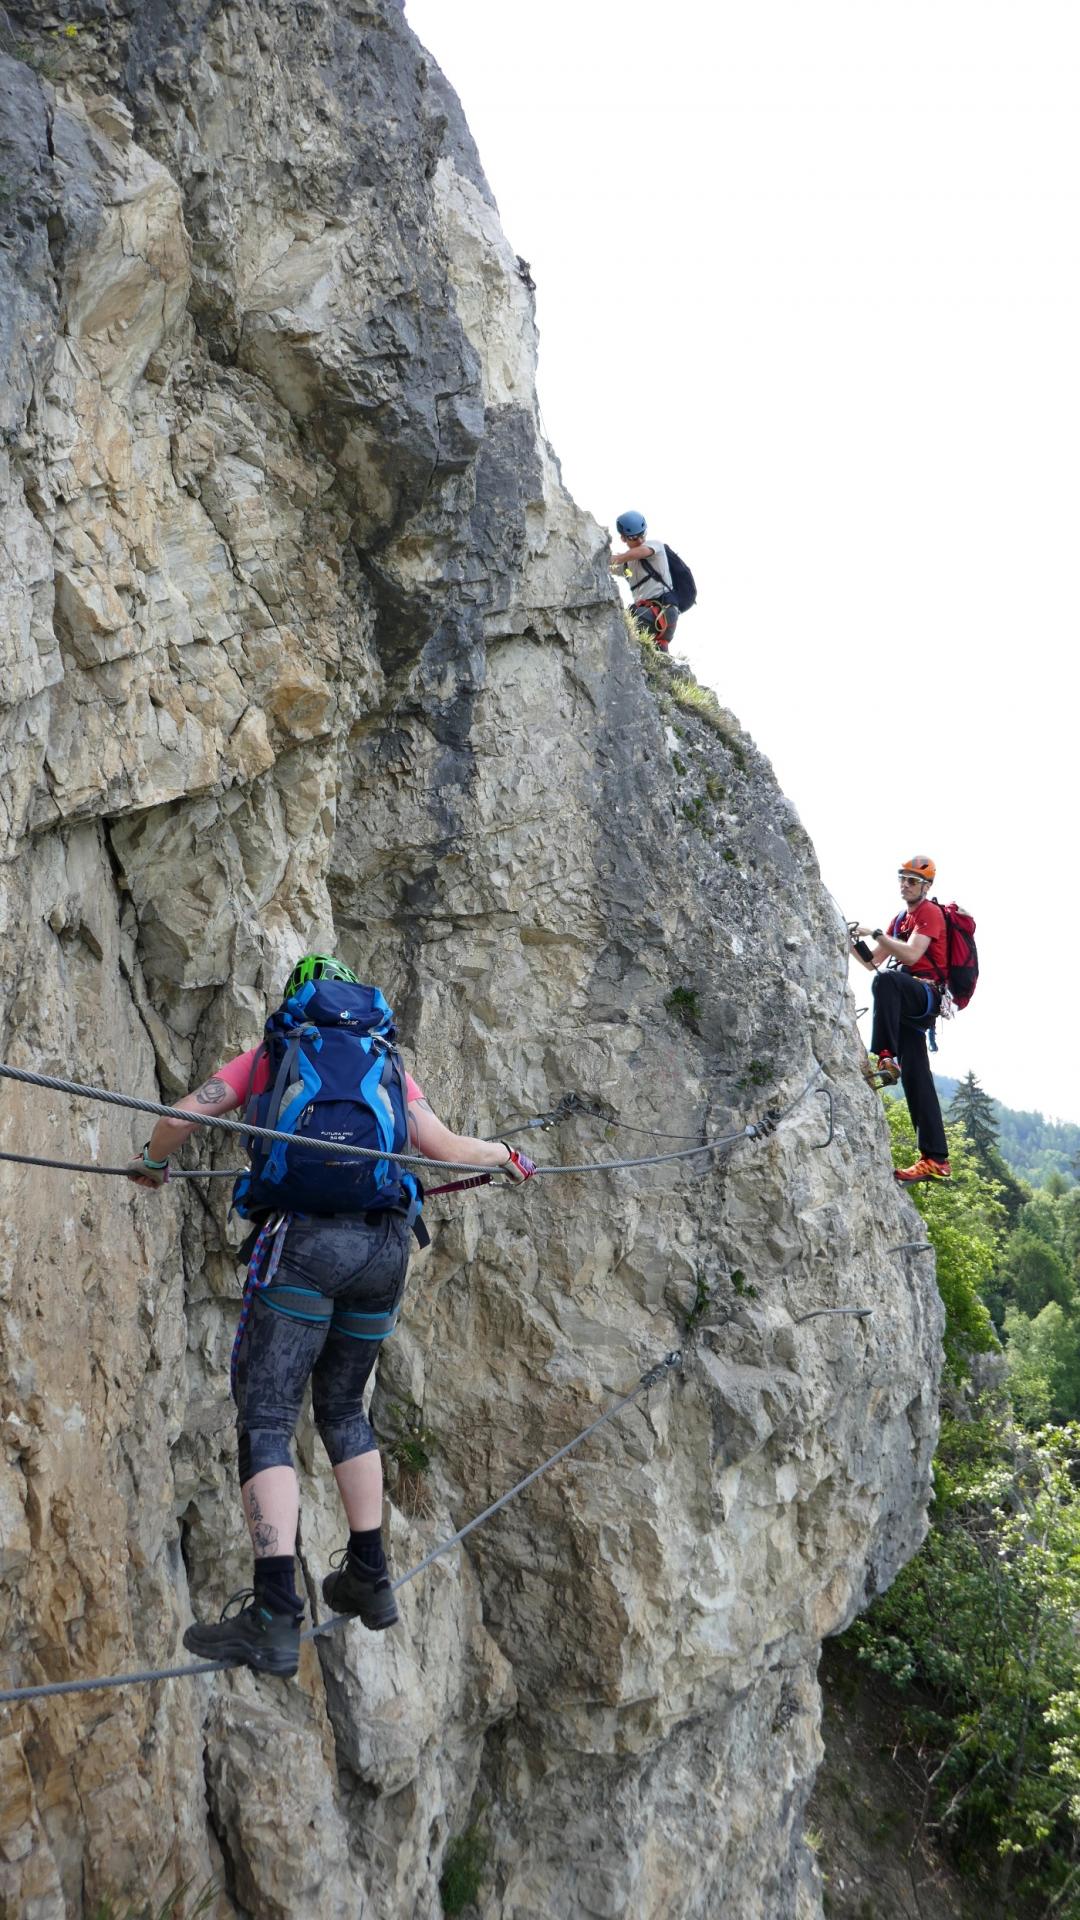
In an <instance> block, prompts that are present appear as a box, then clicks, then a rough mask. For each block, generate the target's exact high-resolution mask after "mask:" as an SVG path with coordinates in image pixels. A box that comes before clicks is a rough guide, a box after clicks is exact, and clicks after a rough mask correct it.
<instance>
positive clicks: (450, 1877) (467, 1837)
mask: <svg viewBox="0 0 1080 1920" xmlns="http://www.w3.org/2000/svg"><path fill="white" fill-rule="evenodd" d="M487 1854H488V1848H487V1841H486V1840H485V1839H484V1837H483V1835H482V1834H481V1832H480V1829H479V1827H478V1826H476V1825H473V1826H471V1827H466V1829H465V1831H464V1833H459V1834H457V1835H456V1836H455V1838H454V1839H453V1840H451V1842H450V1844H449V1846H448V1847H447V1849H446V1853H445V1855H444V1857H443V1870H442V1877H441V1879H440V1881H439V1898H440V1899H441V1901H442V1910H443V1912H444V1913H446V1914H455V1913H461V1912H462V1911H463V1909H464V1908H465V1907H468V1906H471V1904H472V1902H473V1901H474V1900H475V1899H476V1896H477V1894H478V1893H479V1891H480V1886H481V1883H482V1881H483V1877H484V1867H485V1864H486V1862H487Z"/></svg>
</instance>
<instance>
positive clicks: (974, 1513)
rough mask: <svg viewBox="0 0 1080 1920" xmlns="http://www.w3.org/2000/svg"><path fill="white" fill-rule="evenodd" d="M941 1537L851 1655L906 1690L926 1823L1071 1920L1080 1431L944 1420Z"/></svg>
mask: <svg viewBox="0 0 1080 1920" xmlns="http://www.w3.org/2000/svg"><path fill="white" fill-rule="evenodd" d="M938 1462H939V1472H938V1486H937V1498H936V1503H935V1511H934V1526H933V1529H932V1531H931V1533H930V1536H929V1538H928V1540H927V1542H926V1545H925V1546H924V1547H923V1549H922V1551H921V1553H919V1554H918V1555H917V1556H916V1558H915V1559H914V1560H912V1561H911V1562H910V1563H909V1564H908V1566H907V1567H905V1568H904V1570H903V1572H902V1573H901V1574H900V1575H899V1576H898V1578H897V1579H896V1581H895V1582H894V1583H893V1585H892V1587H891V1588H890V1589H889V1592H888V1593H887V1594H886V1595H884V1596H883V1598H882V1599H880V1600H878V1601H877V1602H876V1603H875V1605H874V1607H873V1608H872V1610H871V1612H870V1613H869V1614H868V1615H867V1616H866V1617H865V1618H864V1619H862V1620H859V1621H857V1622H856V1624H855V1626H854V1627H853V1628H852V1629H851V1631H850V1635H849V1640H850V1641H851V1642H853V1643H854V1644H855V1646H856V1648H857V1650H858V1652H859V1655H860V1658H862V1659H865V1660H867V1661H869V1662H870V1664H871V1665H872V1666H874V1667H875V1668H876V1669H877V1671H878V1672H880V1673H882V1674H884V1675H886V1676H887V1677H888V1678H889V1679H890V1680H891V1681H892V1682H893V1684H894V1685H896V1686H898V1687H900V1688H902V1689H905V1690H907V1694H908V1699H907V1704H906V1708H905V1717H906V1721H907V1725H908V1731H909V1735H910V1739H911V1743H912V1748H913V1750H914V1751H915V1752H916V1753H918V1754H919V1755H920V1757H921V1758H922V1761H923V1768H924V1782H925V1788H926V1796H927V1807H928V1814H929V1818H930V1820H931V1822H932V1823H933V1824H934V1825H935V1826H936V1827H937V1828H938V1829H939V1831H940V1832H941V1834H942V1835H943V1836H944V1837H945V1838H946V1839H948V1840H949V1841H950V1842H951V1844H952V1847H953V1848H954V1850H955V1851H956V1852H957V1853H958V1854H959V1856H960V1857H961V1859H962V1860H963V1861H965V1862H966V1863H967V1864H969V1865H971V1866H978V1865H980V1864H981V1865H983V1866H984V1867H985V1866H986V1864H987V1841H988V1840H989V1841H990V1842H991V1843H992V1848H993V1852H992V1854H991V1855H990V1864H991V1867H992V1874H993V1882H994V1891H995V1895H996V1899H997V1902H998V1905H997V1908H996V1911H997V1912H998V1913H1000V1914H1001V1915H1003V1916H1004V1915H1009V1914H1012V1913H1013V1912H1014V1911H1015V1908H1014V1906H1013V1905H1012V1904H1010V1903H1011V1902H1012V1900H1013V1898H1014V1896H1027V1895H1038V1896H1039V1897H1040V1898H1041V1899H1044V1900H1048V1901H1049V1902H1050V1905H1049V1906H1048V1907H1047V1908H1046V1911H1047V1912H1051V1911H1052V1912H1053V1914H1054V1916H1055V1920H1080V1857H1078V1852H1077V1831H1076V1818H1077V1813H1078V1811H1080V1680H1078V1671H1077V1657H1076V1622H1077V1619H1078V1618H1080V1492H1078V1488H1077V1477H1078V1475H1080V1427H1075V1426H1073V1427H1069V1428H1065V1429H1046V1430H1044V1431H1042V1432H1040V1433H1038V1434H1032V1435H1026V1434H1023V1433H1021V1432H1020V1431H1018V1430H1017V1429H1015V1428H1013V1427H1010V1426H1009V1425H1007V1424H1006V1423H1003V1422H1002V1421H1001V1420H1000V1418H999V1417H998V1418H995V1417H994V1416H993V1415H990V1416H986V1415H984V1416H983V1417H981V1418H979V1419H977V1420H975V1421H968V1422H965V1423H959V1422H956V1421H946V1422H945V1423H944V1424H943V1428H942V1437H941V1446H940V1450H939V1455H938Z"/></svg>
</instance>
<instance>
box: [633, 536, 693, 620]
mask: <svg viewBox="0 0 1080 1920" xmlns="http://www.w3.org/2000/svg"><path fill="white" fill-rule="evenodd" d="M664 552H665V553H666V554H667V558H668V572H669V573H670V575H671V591H672V593H673V594H674V595H675V605H676V606H677V607H678V609H679V612H680V613H687V612H689V610H690V608H691V607H692V606H693V604H694V601H695V600H696V599H697V586H696V584H695V581H694V576H693V574H692V573H691V571H690V569H689V567H688V566H687V564H686V561H685V560H680V559H679V556H678V554H677V553H676V551H675V549H674V547H669V546H668V544H667V541H666V540H665V542H664ZM641 564H642V566H643V567H644V569H645V571H646V573H648V574H651V576H652V578H653V579H654V580H659V581H660V585H661V586H663V585H664V581H663V579H662V578H661V576H660V574H658V573H657V571H656V568H655V567H650V565H649V563H648V561H647V560H643V561H642V562H641Z"/></svg>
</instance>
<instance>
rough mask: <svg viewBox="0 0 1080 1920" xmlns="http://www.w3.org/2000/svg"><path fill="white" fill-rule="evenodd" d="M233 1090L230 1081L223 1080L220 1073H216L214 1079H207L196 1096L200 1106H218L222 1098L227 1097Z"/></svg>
mask: <svg viewBox="0 0 1080 1920" xmlns="http://www.w3.org/2000/svg"><path fill="white" fill-rule="evenodd" d="M231 1092H232V1088H231V1087H230V1086H229V1083H228V1081H227V1080H222V1078H221V1076H220V1075H219V1074H215V1075H214V1078H213V1079H212V1080H207V1081H206V1083H205V1085H204V1086H201V1087H200V1088H199V1090H198V1092H197V1093H196V1095H195V1098H196V1100H197V1101H198V1103H199V1105H200V1107H216V1106H219V1105H220V1104H221V1102H222V1100H225V1099H227V1098H228V1095H229V1094H230V1093H231Z"/></svg>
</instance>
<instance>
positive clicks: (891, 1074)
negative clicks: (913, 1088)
mask: <svg viewBox="0 0 1080 1920" xmlns="http://www.w3.org/2000/svg"><path fill="white" fill-rule="evenodd" d="M870 1061H871V1071H870V1074H869V1079H870V1083H871V1085H872V1086H875V1087H895V1085H896V1083H897V1081H898V1080H899V1078H900V1062H899V1060H894V1059H893V1057H892V1054H891V1053H878V1054H873V1053H872V1054H871V1055H870Z"/></svg>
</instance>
